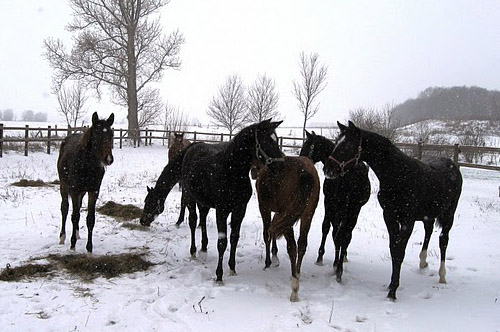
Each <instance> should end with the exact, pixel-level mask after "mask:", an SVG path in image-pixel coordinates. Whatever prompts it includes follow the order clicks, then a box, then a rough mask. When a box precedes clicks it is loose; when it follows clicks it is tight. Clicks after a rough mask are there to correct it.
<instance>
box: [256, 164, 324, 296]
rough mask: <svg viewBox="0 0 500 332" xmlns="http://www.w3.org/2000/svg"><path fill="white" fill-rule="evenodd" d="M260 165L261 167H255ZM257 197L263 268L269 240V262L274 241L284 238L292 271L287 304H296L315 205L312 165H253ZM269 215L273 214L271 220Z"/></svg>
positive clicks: (316, 195) (316, 193) (315, 181)
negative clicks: (297, 225)
mask: <svg viewBox="0 0 500 332" xmlns="http://www.w3.org/2000/svg"><path fill="white" fill-rule="evenodd" d="M259 166H261V167H259ZM257 168H258V175H257V183H256V187H257V195H258V198H259V209H260V214H261V216H262V222H263V224H264V230H263V231H264V242H265V244H266V262H265V264H266V268H267V267H269V266H270V265H271V258H270V252H269V251H270V248H269V247H270V242H271V240H272V241H273V259H274V260H276V261H277V257H276V254H277V252H278V250H277V247H276V242H275V240H276V239H277V238H279V237H281V236H284V237H285V239H286V242H287V250H288V256H289V257H290V265H291V269H292V294H291V295H290V301H292V302H295V301H298V299H299V298H298V291H299V275H300V267H301V265H302V259H303V257H304V254H305V253H306V248H307V235H308V233H309V229H310V227H311V221H312V218H313V215H314V211H315V210H316V206H317V205H318V199H319V187H320V184H319V177H318V172H317V171H316V168H315V167H314V164H313V162H312V161H311V160H310V159H308V158H306V157H285V162H284V163H273V164H270V165H267V166H264V165H262V164H260V165H258V166H257ZM271 212H274V216H273V219H272V221H271ZM299 218H300V235H299V239H298V254H297V243H296V242H295V237H294V232H293V226H294V225H295V223H296V222H297V221H298V219H299Z"/></svg>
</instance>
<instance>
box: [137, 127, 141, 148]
mask: <svg viewBox="0 0 500 332" xmlns="http://www.w3.org/2000/svg"><path fill="white" fill-rule="evenodd" d="M136 132H137V147H140V146H141V130H140V129H137V130H136Z"/></svg>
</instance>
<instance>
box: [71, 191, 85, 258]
mask: <svg viewBox="0 0 500 332" xmlns="http://www.w3.org/2000/svg"><path fill="white" fill-rule="evenodd" d="M84 194H85V193H83V194H80V193H76V194H71V203H72V206H73V211H72V212H71V223H72V224H73V232H72V233H71V245H70V247H69V249H70V250H75V246H76V240H77V238H78V228H79V225H78V224H79V222H80V208H81V206H82V198H83V195H84Z"/></svg>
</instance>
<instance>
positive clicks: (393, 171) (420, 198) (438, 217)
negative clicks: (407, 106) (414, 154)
mask: <svg viewBox="0 0 500 332" xmlns="http://www.w3.org/2000/svg"><path fill="white" fill-rule="evenodd" d="M338 125H339V128H340V130H341V133H340V136H339V139H338V142H337V144H336V146H335V148H334V149H333V151H332V153H331V155H330V157H329V159H328V162H327V163H326V165H325V173H326V175H327V176H329V177H332V178H335V177H337V176H339V174H341V173H342V172H348V171H350V169H351V168H352V167H353V166H354V165H355V164H356V163H357V161H358V160H363V161H366V162H367V163H368V165H369V166H370V167H371V168H372V169H373V171H374V172H375V174H376V175H377V177H378V179H379V182H380V190H379V193H378V200H379V202H380V205H381V207H382V209H383V213H384V220H385V224H386V226H387V230H388V232H389V246H390V252H391V258H392V276H391V283H390V285H389V294H388V297H389V298H390V299H392V300H395V299H396V290H397V289H398V287H399V279H400V274H401V264H402V263H403V259H404V256H405V250H406V245H407V243H408V239H409V238H410V235H411V233H412V231H413V226H414V224H415V220H422V221H423V222H424V228H425V239H424V244H423V246H422V251H421V253H420V268H424V267H426V266H427V262H426V258H427V247H428V245H429V240H430V237H431V234H432V229H433V225H434V222H436V223H437V224H438V225H439V226H441V228H442V230H441V235H440V237H439V249H440V251H441V264H440V267H439V282H440V283H446V278H445V276H446V267H445V260H446V248H447V246H448V234H449V232H450V229H451V227H452V225H453V218H454V214H455V210H456V208H457V204H458V200H459V198H460V194H461V191H462V175H461V173H460V170H459V168H458V166H457V165H456V164H455V163H454V162H453V161H452V160H451V159H449V158H444V157H428V158H426V160H423V161H420V160H417V159H414V158H411V157H409V156H407V155H406V154H404V153H403V152H402V151H401V150H399V149H398V148H397V147H396V146H395V145H394V144H392V143H391V142H390V141H389V140H388V139H387V138H385V137H383V136H381V135H378V134H376V133H373V132H370V131H366V130H362V129H360V128H357V127H356V126H355V125H354V124H353V123H352V122H350V121H349V127H346V126H344V125H342V124H340V123H338Z"/></svg>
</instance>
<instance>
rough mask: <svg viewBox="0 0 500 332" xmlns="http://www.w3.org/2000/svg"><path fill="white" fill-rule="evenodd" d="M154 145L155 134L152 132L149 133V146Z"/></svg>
mask: <svg viewBox="0 0 500 332" xmlns="http://www.w3.org/2000/svg"><path fill="white" fill-rule="evenodd" d="M152 145H153V132H152V131H150V132H149V146H152Z"/></svg>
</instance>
